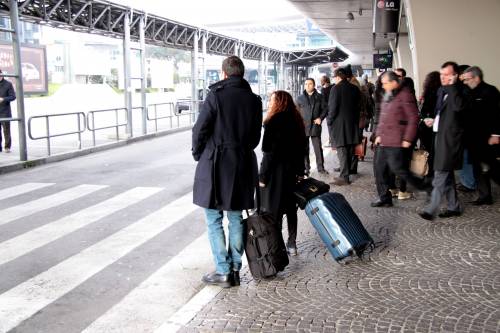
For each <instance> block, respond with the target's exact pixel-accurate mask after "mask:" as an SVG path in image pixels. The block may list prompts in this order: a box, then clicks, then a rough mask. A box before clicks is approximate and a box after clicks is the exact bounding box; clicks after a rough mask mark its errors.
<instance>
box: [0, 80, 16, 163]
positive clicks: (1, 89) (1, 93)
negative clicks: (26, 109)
mask: <svg viewBox="0 0 500 333" xmlns="http://www.w3.org/2000/svg"><path fill="white" fill-rule="evenodd" d="M1 74H2V70H0V118H10V117H12V111H11V109H10V102H12V101H13V100H15V99H16V92H15V91H14V87H13V86H12V83H10V82H9V81H7V80H5V78H4V77H3V76H2V75H1ZM2 130H3V136H4V138H5V145H4V148H5V152H6V153H10V147H11V145H12V141H11V137H10V122H9V121H1V122H0V152H1V151H2Z"/></svg>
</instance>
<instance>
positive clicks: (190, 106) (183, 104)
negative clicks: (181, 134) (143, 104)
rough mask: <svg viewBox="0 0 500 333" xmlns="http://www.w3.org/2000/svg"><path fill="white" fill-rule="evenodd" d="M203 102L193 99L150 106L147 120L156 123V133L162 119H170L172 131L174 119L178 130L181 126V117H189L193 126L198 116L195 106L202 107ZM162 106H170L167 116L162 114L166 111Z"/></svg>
mask: <svg viewBox="0 0 500 333" xmlns="http://www.w3.org/2000/svg"><path fill="white" fill-rule="evenodd" d="M201 102H202V101H200V100H196V101H192V100H191V99H178V100H177V103H173V102H165V103H155V104H149V105H148V110H147V111H148V112H147V120H148V121H154V123H155V132H158V120H160V119H168V120H169V128H170V129H172V128H174V119H175V122H176V125H177V128H179V127H180V126H181V117H188V119H189V125H191V124H193V123H194V121H195V116H196V113H195V111H193V110H194V106H195V104H198V105H200V104H201ZM162 106H169V107H168V108H166V110H168V112H167V113H166V114H160V113H161V112H162V111H165V109H163V110H161V107H162ZM150 111H152V113H153V114H151V112H150ZM159 114H160V115H159Z"/></svg>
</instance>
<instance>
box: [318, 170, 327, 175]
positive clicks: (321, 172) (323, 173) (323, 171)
mask: <svg viewBox="0 0 500 333" xmlns="http://www.w3.org/2000/svg"><path fill="white" fill-rule="evenodd" d="M318 173H320V174H322V175H328V174H329V173H328V171H326V170H325V169H321V170H318Z"/></svg>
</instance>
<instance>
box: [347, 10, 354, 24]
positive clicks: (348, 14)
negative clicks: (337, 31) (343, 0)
mask: <svg viewBox="0 0 500 333" xmlns="http://www.w3.org/2000/svg"><path fill="white" fill-rule="evenodd" d="M345 21H346V22H352V21H354V15H353V13H351V12H349V13H347V18H346V20H345Z"/></svg>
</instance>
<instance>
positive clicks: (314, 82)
mask: <svg viewBox="0 0 500 333" xmlns="http://www.w3.org/2000/svg"><path fill="white" fill-rule="evenodd" d="M306 81H312V83H313V85H316V81H314V79H313V78H312V77H308V78H307V79H306ZM306 81H304V82H306Z"/></svg>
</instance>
